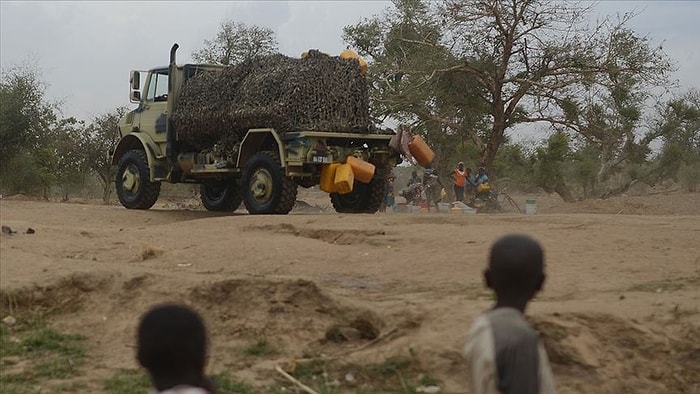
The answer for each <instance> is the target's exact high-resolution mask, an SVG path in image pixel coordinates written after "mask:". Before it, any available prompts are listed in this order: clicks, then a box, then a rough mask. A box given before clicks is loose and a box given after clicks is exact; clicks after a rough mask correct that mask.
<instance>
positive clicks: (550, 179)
mask: <svg viewBox="0 0 700 394" xmlns="http://www.w3.org/2000/svg"><path fill="white" fill-rule="evenodd" d="M571 154H572V152H571V147H570V145H569V137H568V136H567V135H566V133H563V132H557V133H554V134H552V135H551V136H550V137H549V138H548V139H547V143H546V145H545V146H543V147H541V148H538V149H537V151H536V152H535V159H536V160H535V168H534V170H535V177H536V179H537V182H538V184H539V186H540V187H541V188H542V189H544V191H546V192H547V193H557V194H559V196H561V198H562V199H563V200H564V201H566V202H572V201H575V200H576V199H575V198H574V196H573V193H572V192H571V189H570V187H569V185H568V184H567V182H566V179H567V176H566V167H567V163H568V162H570V161H571Z"/></svg>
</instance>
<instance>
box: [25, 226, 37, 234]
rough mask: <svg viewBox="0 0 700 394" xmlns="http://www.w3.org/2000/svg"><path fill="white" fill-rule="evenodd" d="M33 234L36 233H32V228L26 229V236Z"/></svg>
mask: <svg viewBox="0 0 700 394" xmlns="http://www.w3.org/2000/svg"><path fill="white" fill-rule="evenodd" d="M34 233H36V231H34V229H33V228H31V227H29V228H28V229H27V234H34Z"/></svg>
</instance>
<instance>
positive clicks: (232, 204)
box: [199, 179, 241, 212]
mask: <svg viewBox="0 0 700 394" xmlns="http://www.w3.org/2000/svg"><path fill="white" fill-rule="evenodd" d="M199 194H200V196H201V199H202V205H204V208H206V209H207V211H217V212H227V211H235V210H236V209H237V208H238V207H239V206H240V205H241V193H240V188H239V187H238V185H237V184H236V181H235V180H233V179H231V180H228V181H226V182H218V183H205V184H202V185H200V187H199Z"/></svg>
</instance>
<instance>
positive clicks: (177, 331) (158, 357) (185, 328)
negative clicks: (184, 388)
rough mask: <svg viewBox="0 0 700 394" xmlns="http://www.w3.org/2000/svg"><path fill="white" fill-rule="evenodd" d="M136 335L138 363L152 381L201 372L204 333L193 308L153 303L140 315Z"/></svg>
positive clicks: (204, 362)
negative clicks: (151, 306)
mask: <svg viewBox="0 0 700 394" xmlns="http://www.w3.org/2000/svg"><path fill="white" fill-rule="evenodd" d="M137 337H138V338H137V341H138V354H137V359H138V362H139V364H141V366H143V367H144V368H146V369H147V370H148V372H149V373H150V374H151V377H152V378H153V379H154V380H159V379H160V380H163V379H166V380H168V381H169V380H170V379H172V378H176V377H185V376H197V377H201V376H203V375H204V366H205V364H206V358H207V335H206V329H205V327H204V322H203V320H202V318H201V317H200V316H199V315H198V314H197V313H196V312H195V311H193V310H191V309H189V308H187V307H185V306H182V305H175V304H162V305H157V306H155V307H153V308H152V309H150V310H149V311H148V312H146V313H145V314H144V315H143V316H142V317H141V321H140V323H139V327H138V334H137ZM182 383H184V382H182ZM166 388H167V387H166Z"/></svg>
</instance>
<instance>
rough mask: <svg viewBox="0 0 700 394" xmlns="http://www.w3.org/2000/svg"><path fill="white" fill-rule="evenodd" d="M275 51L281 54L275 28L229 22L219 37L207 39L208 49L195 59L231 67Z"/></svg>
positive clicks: (200, 52) (222, 24)
mask: <svg viewBox="0 0 700 394" xmlns="http://www.w3.org/2000/svg"><path fill="white" fill-rule="evenodd" d="M274 52H277V39H276V38H275V32H274V31H272V29H269V28H267V27H260V26H248V25H246V24H244V23H241V22H235V21H232V20H226V21H224V22H222V23H221V25H220V30H219V32H218V33H217V34H216V37H214V39H212V40H204V47H203V48H202V49H200V50H197V51H194V52H193V53H192V57H193V58H194V60H195V61H197V62H200V63H212V64H223V65H226V66H228V65H234V64H237V63H241V62H243V61H244V60H247V59H251V58H254V57H257V56H261V55H267V54H271V53H274Z"/></svg>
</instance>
